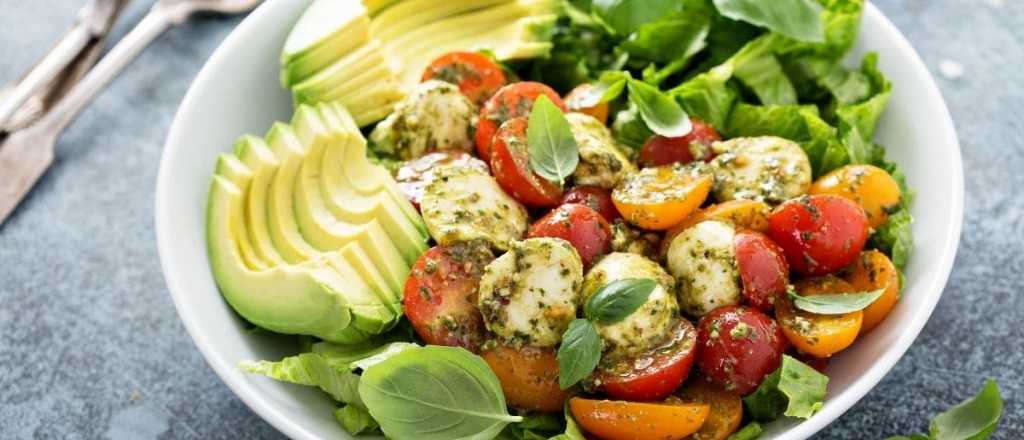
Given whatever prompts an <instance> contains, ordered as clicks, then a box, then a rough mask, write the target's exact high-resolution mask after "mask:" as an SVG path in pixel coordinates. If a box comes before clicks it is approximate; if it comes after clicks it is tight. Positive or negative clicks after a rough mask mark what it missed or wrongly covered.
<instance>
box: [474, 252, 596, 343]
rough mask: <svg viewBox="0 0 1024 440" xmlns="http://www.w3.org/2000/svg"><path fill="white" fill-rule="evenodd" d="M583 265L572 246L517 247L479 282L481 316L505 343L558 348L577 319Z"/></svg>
mask: <svg viewBox="0 0 1024 440" xmlns="http://www.w3.org/2000/svg"><path fill="white" fill-rule="evenodd" d="M582 282H583V262H582V261H581V260H580V256H579V254H577V253H576V249H575V248H573V247H572V244H570V243H569V242H568V241H565V240H562V239H559V238H547V237H545V238H530V239H527V240H523V241H519V242H514V243H513V244H512V247H511V249H509V251H508V252H506V253H505V254H504V255H502V256H500V257H498V258H497V259H496V260H494V261H493V262H491V264H489V265H487V267H486V268H485V269H484V274H483V277H482V278H481V279H480V298H479V306H480V312H481V313H482V314H483V316H484V323H485V324H486V325H487V328H488V329H489V330H490V331H492V332H494V333H495V334H497V335H498V336H499V337H500V338H501V339H503V340H505V341H506V342H511V343H514V344H523V345H532V346H536V347H553V346H555V345H557V344H558V343H559V342H561V340H562V333H565V329H566V328H568V327H569V323H570V322H572V320H573V319H575V318H576V308H577V306H579V304H580V296H579V287H580V284H581V283H582Z"/></svg>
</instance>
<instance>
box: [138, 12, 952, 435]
mask: <svg viewBox="0 0 1024 440" xmlns="http://www.w3.org/2000/svg"><path fill="white" fill-rule="evenodd" d="M274 4H277V2H274V1H267V2H265V3H263V4H262V5H261V6H259V7H258V8H257V9H256V10H255V11H253V12H252V13H250V15H249V16H248V17H246V19H245V20H243V21H242V22H241V24H239V25H238V27H236V28H235V29H234V30H232V31H231V32H230V34H229V35H228V36H227V38H225V40H224V41H223V42H222V43H221V44H220V45H219V46H218V47H217V49H216V50H215V51H214V52H213V54H212V55H211V56H210V58H209V59H208V60H207V61H206V62H205V63H204V65H203V67H202V69H201V70H200V71H199V73H198V74H197V76H196V78H195V79H194V80H193V83H192V84H191V85H190V86H189V88H188V91H187V92H186V94H185V97H184V98H183V99H182V101H181V103H180V104H179V107H178V110H177V111H176V112H175V116H174V120H173V122H172V124H171V126H170V130H169V132H168V136H167V141H166V142H165V144H164V151H163V153H162V154H161V158H160V166H159V171H158V173H157V182H156V195H155V198H154V204H155V209H154V220H155V229H156V238H157V248H158V254H159V258H160V266H161V269H162V273H163V275H164V279H165V282H166V284H167V288H168V291H169V293H170V296H171V299H172V301H173V303H174V307H175V309H176V311H177V314H178V316H179V318H180V319H181V321H182V323H183V325H184V326H185V329H186V331H187V332H188V334H189V336H190V337H191V338H192V340H193V342H194V343H195V345H196V347H198V348H199V351H200V352H201V353H202V355H203V359H204V360H205V361H206V363H207V364H208V365H209V366H210V367H211V368H212V369H213V371H214V373H216V374H217V376H218V377H220V379H221V381H222V382H223V383H224V384H225V385H227V386H228V388H229V389H231V391H232V392H233V393H234V394H235V395H236V396H238V398H239V399H241V400H242V402H244V403H245V404H246V406H248V407H249V408H250V409H251V410H252V411H254V412H255V413H256V414H257V415H259V416H260V417H261V418H262V419H263V420H265V421H267V422H268V423H270V424H271V425H272V426H274V427H275V428H276V429H278V430H280V431H281V432H282V433H283V434H285V435H287V436H288V437H291V438H317V437H318V435H317V434H316V433H315V432H312V431H311V430H309V429H308V428H307V427H306V426H304V425H302V424H300V423H297V422H296V421H295V420H292V419H290V418H289V417H286V416H285V415H284V414H283V413H281V412H280V411H279V410H278V409H276V408H275V403H273V402H272V401H271V400H270V399H269V398H268V396H265V395H263V394H261V393H260V392H258V391H257V390H255V389H253V387H252V385H250V384H249V383H247V382H246V381H244V380H243V379H241V377H240V376H238V375H233V374H230V373H231V371H232V370H233V369H234V368H236V366H235V365H234V364H230V363H227V362H222V361H220V360H219V359H218V356H217V355H216V354H215V353H216V349H215V345H214V343H213V342H212V341H211V340H210V337H208V336H207V335H205V334H203V332H202V331H200V330H199V324H198V323H197V321H196V319H197V317H195V316H193V315H192V314H190V313H188V312H187V306H186V305H185V300H184V296H185V295H184V294H183V293H179V292H184V291H186V289H185V286H184V285H183V284H184V281H183V280H182V279H179V278H178V277H176V276H175V274H178V273H179V270H178V265H177V263H176V262H175V260H174V259H173V257H172V251H171V250H170V248H171V246H170V244H169V243H172V242H173V238H174V231H171V230H170V226H169V225H168V222H166V221H162V220H161V219H163V218H165V217H166V216H167V215H168V214H169V212H170V209H171V208H172V207H171V206H170V202H169V200H170V194H171V191H173V188H174V185H173V182H172V181H171V180H172V178H173V176H171V175H170V174H171V170H170V169H169V168H170V166H169V165H168V164H169V163H170V162H172V160H170V159H169V158H170V157H171V156H173V155H174V154H175V152H174V151H173V150H174V148H173V146H174V145H176V144H177V143H178V138H179V137H180V136H181V135H180V133H181V131H182V127H181V126H180V125H181V121H182V119H183V117H182V115H183V114H184V113H185V109H187V108H191V107H192V103H193V102H194V101H196V100H198V99H200V98H199V96H198V95H199V94H198V93H197V92H196V91H197V90H198V89H200V88H201V87H199V86H198V85H199V84H202V83H205V82H207V81H210V78H211V77H213V76H214V75H215V69H213V68H212V67H211V66H214V65H219V64H220V63H219V62H218V61H219V60H220V59H222V58H224V57H225V56H226V53H227V49H228V48H230V47H234V46H236V45H237V44H238V43H239V42H240V41H241V40H243V39H244V38H245V35H247V34H248V33H249V32H253V31H255V30H256V29H255V27H256V23H257V22H258V21H260V20H259V18H260V17H263V16H264V15H268V14H271V13H272V11H273V8H272V7H271V5H274ZM862 20H863V21H869V20H870V21H871V22H873V23H875V24H876V25H878V26H880V27H881V28H882V31H884V32H886V33H889V34H894V35H898V36H899V38H896V39H893V40H892V41H891V42H890V43H891V44H893V45H895V46H897V49H898V50H899V51H900V52H903V53H908V54H911V55H912V56H910V57H908V59H906V60H904V68H906V69H910V70H911V71H912V73H913V75H914V76H915V77H920V78H925V79H926V82H925V84H924V87H925V88H926V89H927V94H928V95H930V96H931V97H932V98H935V99H937V100H938V101H937V103H938V104H941V106H940V107H941V108H938V109H936V111H937V112H938V114H939V115H940V120H938V121H936V122H937V124H936V126H937V128H938V130H940V131H941V133H939V134H940V136H941V137H942V138H943V139H944V140H945V141H946V142H948V143H949V145H950V146H951V147H952V148H953V151H954V152H955V154H953V155H952V156H953V157H951V158H950V160H951V161H952V165H953V168H954V175H952V176H950V177H951V178H952V190H953V193H952V194H951V195H950V196H951V197H950V199H951V205H952V208H953V209H952V211H953V212H952V216H953V218H952V219H951V220H952V221H951V222H950V224H949V225H948V227H946V228H945V230H942V231H940V235H941V237H942V238H943V240H944V242H945V243H946V245H945V246H944V247H943V248H941V250H940V253H939V254H938V255H936V258H937V260H936V261H938V264H939V265H940V267H939V271H938V275H937V276H934V277H932V279H931V282H930V284H928V285H926V286H925V287H923V288H921V290H922V291H925V292H934V293H933V294H932V295H930V296H929V297H927V298H926V299H925V300H923V303H922V304H921V306H920V307H919V308H917V309H916V310H915V311H914V314H913V315H912V317H911V320H910V321H909V322H908V323H907V324H906V327H905V328H903V331H901V332H900V335H899V336H898V338H897V339H896V341H895V342H894V343H893V344H892V346H890V348H889V349H887V350H886V351H885V352H884V353H883V354H882V356H880V357H879V358H878V359H876V360H875V362H874V363H873V364H872V366H871V367H870V368H869V369H868V370H867V371H866V372H865V374H863V375H861V376H860V377H858V378H857V379H856V380H854V381H852V382H851V383H850V385H849V386H848V387H847V388H846V390H844V392H842V393H839V394H837V395H832V396H830V400H829V402H828V404H827V405H825V407H824V408H822V410H821V411H820V412H818V413H817V414H815V415H814V416H813V417H812V418H810V419H809V420H804V421H802V422H799V423H797V424H795V425H792V426H790V427H789V428H788V429H786V430H785V431H784V432H782V433H781V435H780V436H779V439H803V438H809V437H810V436H812V435H814V434H815V433H817V432H818V431H820V430H821V429H823V428H825V427H826V426H828V425H829V424H830V423H832V422H833V421H835V420H837V419H838V418H839V417H840V416H842V415H843V413H845V412H846V411H847V410H849V409H850V408H852V407H853V405H854V404H856V403H857V402H858V401H860V400H861V399H862V398H863V397H864V396H865V395H866V394H867V393H868V392H869V391H871V390H872V389H874V387H875V386H877V384H878V383H879V382H880V381H881V380H882V378H883V377H885V375H886V374H888V373H889V371H890V370H891V369H892V367H893V366H894V365H895V364H896V362H897V361H899V359H901V358H902V357H903V355H904V354H905V353H906V351H907V350H908V349H909V348H910V346H911V345H912V344H913V342H914V341H915V340H916V339H917V337H918V335H919V334H920V332H921V330H922V329H923V327H924V325H925V324H926V323H927V322H928V320H929V318H930V317H931V315H932V312H933V311H934V309H935V307H936V305H937V304H938V301H939V299H940V298H941V297H942V293H943V290H944V288H945V285H946V283H947V281H948V279H949V275H950V273H951V271H952V268H953V263H954V260H955V257H956V252H957V249H958V247H959V242H960V233H961V229H962V225H963V215H964V213H963V210H964V192H965V191H964V176H963V161H962V154H961V148H960V142H959V138H958V137H957V134H956V129H955V126H954V123H953V119H952V116H951V115H950V112H949V107H948V106H947V105H946V102H945V99H944V98H943V96H942V94H941V92H940V90H939V88H938V85H937V84H936V83H935V79H934V77H933V76H932V75H931V73H930V71H929V70H928V68H927V66H926V65H925V63H924V61H923V60H922V59H921V57H920V55H919V54H918V53H917V51H916V50H914V48H913V46H912V45H911V44H910V42H909V41H908V40H907V39H906V37H905V36H904V35H903V33H902V32H900V30H899V29H898V28H897V27H896V26H895V25H894V24H893V23H892V22H891V21H890V20H889V19H888V18H887V17H885V15H884V14H883V13H882V12H881V11H880V10H879V9H878V8H877V7H876V6H875V5H874V4H872V3H870V2H865V8H864V17H863V18H862ZM908 330H909V331H908Z"/></svg>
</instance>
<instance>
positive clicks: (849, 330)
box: [775, 275, 864, 358]
mask: <svg viewBox="0 0 1024 440" xmlns="http://www.w3.org/2000/svg"><path fill="white" fill-rule="evenodd" d="M796 291H797V294H799V295H800V296H814V295H822V294H829V293H852V292H856V291H857V289H855V288H854V287H853V286H852V285H850V283H847V282H846V281H843V280H842V279H840V278H838V277H836V276H833V275H825V276H823V277H818V278H810V279H806V280H801V281H798V282H797V283H796ZM775 317H776V319H778V321H779V326H780V327H782V333H783V334H784V335H786V339H789V342H790V343H792V344H793V345H794V346H795V347H796V348H797V349H798V350H800V351H801V352H803V353H806V354H809V355H811V356H814V357H819V358H827V357H829V356H832V355H833V354H836V353H838V352H840V351H842V350H844V349H845V348H846V347H849V346H850V344H853V341H854V340H855V339H857V334H858V333H859V332H860V327H861V324H862V322H863V321H864V312H863V311H862V310H858V311H856V312H851V313H844V314H841V315H820V314H817V313H811V312H807V311H804V310H800V309H797V308H796V306H794V305H793V302H792V301H791V300H790V299H789V298H788V297H786V296H785V295H780V296H779V298H778V299H777V300H776V302H775Z"/></svg>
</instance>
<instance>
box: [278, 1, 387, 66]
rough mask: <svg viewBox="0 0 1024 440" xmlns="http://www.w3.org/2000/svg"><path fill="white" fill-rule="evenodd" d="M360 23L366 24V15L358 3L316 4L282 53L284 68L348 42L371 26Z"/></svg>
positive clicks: (316, 2) (296, 24)
mask: <svg viewBox="0 0 1024 440" xmlns="http://www.w3.org/2000/svg"><path fill="white" fill-rule="evenodd" d="M360 19H363V20H366V19H367V12H366V8H364V7H363V6H362V5H360V4H359V3H358V2H351V1H338V0H314V1H313V3H312V4H310V5H309V7H308V8H306V11H305V12H303V13H302V16H301V17H299V20H298V21H296V22H295V26H294V27H292V31H291V33H289V34H288V38H287V39H286V40H285V42H284V50H282V52H281V64H288V63H290V62H292V61H294V60H296V59H299V58H302V57H304V56H307V55H309V54H310V53H313V52H316V51H317V50H318V49H321V48H323V47H324V46H328V45H331V44H332V43H336V42H335V41H334V40H346V39H348V38H347V37H350V36H351V35H352V34H351V33H352V32H357V31H358V28H359V26H363V25H367V26H368V25H369V23H368V22H365V23H361V22H360V21H361V20H360Z"/></svg>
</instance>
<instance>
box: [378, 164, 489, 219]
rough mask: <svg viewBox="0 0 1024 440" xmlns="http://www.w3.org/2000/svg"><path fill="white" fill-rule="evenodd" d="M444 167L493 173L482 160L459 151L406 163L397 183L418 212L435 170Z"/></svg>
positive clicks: (400, 170) (398, 175) (400, 171)
mask: <svg viewBox="0 0 1024 440" xmlns="http://www.w3.org/2000/svg"><path fill="white" fill-rule="evenodd" d="M443 165H453V166H464V167H468V168H476V169H478V170H480V171H484V172H488V173H489V172H490V171H491V169H490V167H488V166H487V164H486V163H484V162H483V161H481V160H480V159H477V158H476V157H473V155H471V154H469V153H467V152H465V151H459V150H442V151H435V152H433V153H427V154H425V155H423V156H420V157H419V158H416V159H413V160H410V161H408V162H405V163H404V164H403V165H402V167H401V168H399V169H398V172H397V173H395V181H396V182H398V187H399V188H401V190H402V192H403V193H405V196H406V197H408V198H409V201H410V202H412V204H413V206H415V207H416V209H417V210H418V209H420V200H422V199H423V193H424V192H425V191H426V189H427V185H429V184H430V181H431V180H433V175H434V169H435V168H437V167H440V166H443Z"/></svg>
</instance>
